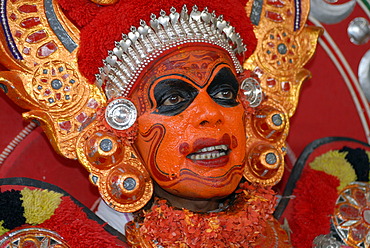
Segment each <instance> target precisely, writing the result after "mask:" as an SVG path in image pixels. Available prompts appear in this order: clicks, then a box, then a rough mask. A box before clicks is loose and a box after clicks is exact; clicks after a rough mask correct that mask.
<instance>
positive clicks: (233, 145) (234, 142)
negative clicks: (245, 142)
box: [231, 135, 238, 149]
mask: <svg viewBox="0 0 370 248" xmlns="http://www.w3.org/2000/svg"><path fill="white" fill-rule="evenodd" d="M237 147H238V139H237V138H236V137H235V136H234V135H233V136H232V137H231V149H234V148H237Z"/></svg>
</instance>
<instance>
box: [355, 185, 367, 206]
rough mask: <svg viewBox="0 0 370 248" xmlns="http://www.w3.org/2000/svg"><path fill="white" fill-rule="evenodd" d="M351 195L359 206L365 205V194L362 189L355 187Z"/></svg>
mask: <svg viewBox="0 0 370 248" xmlns="http://www.w3.org/2000/svg"><path fill="white" fill-rule="evenodd" d="M353 196H354V197H355V199H356V201H357V202H358V204H359V205H360V206H363V207H364V206H366V202H367V201H366V196H365V193H364V192H363V191H362V190H359V189H355V190H354V192H353Z"/></svg>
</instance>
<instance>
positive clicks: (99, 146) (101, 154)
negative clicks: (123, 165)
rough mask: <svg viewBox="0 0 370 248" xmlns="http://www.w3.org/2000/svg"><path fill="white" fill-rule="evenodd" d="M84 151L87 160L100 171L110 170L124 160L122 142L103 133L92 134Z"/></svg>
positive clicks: (111, 135) (109, 134)
mask: <svg viewBox="0 0 370 248" xmlns="http://www.w3.org/2000/svg"><path fill="white" fill-rule="evenodd" d="M84 150H85V151H84V152H85V156H86V159H87V160H88V161H89V162H90V164H91V165H92V166H93V167H95V168H98V169H108V168H110V167H112V166H113V165H115V164H117V163H119V162H120V161H121V160H122V158H123V153H122V142H121V141H120V140H119V139H118V138H117V137H116V136H114V135H113V134H111V133H106V132H103V131H98V132H95V133H93V134H90V135H89V138H88V139H87V141H86V144H85V146H84Z"/></svg>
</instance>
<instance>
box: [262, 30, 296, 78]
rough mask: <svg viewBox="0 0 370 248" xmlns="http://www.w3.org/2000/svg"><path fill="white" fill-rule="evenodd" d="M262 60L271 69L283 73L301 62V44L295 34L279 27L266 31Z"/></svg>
mask: <svg viewBox="0 0 370 248" xmlns="http://www.w3.org/2000/svg"><path fill="white" fill-rule="evenodd" d="M262 42H263V43H262V54H260V56H259V57H260V59H261V62H262V63H263V64H264V65H269V66H268V67H270V68H269V69H270V70H271V71H277V72H279V73H283V72H284V71H288V70H291V69H292V68H294V67H295V65H296V64H297V63H298V62H299V61H298V59H299V56H298V54H299V46H298V43H297V41H296V40H295V37H294V35H293V34H292V33H291V32H290V31H289V30H286V29H284V28H281V27H278V28H274V29H271V30H270V31H269V32H266V35H265V37H264V38H263V41H262Z"/></svg>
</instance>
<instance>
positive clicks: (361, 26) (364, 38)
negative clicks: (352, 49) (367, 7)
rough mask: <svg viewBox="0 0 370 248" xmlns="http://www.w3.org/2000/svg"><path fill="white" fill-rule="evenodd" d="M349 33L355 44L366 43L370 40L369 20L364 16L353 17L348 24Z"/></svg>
mask: <svg viewBox="0 0 370 248" xmlns="http://www.w3.org/2000/svg"><path fill="white" fill-rule="evenodd" d="M347 33H348V36H349V38H350V40H351V42H352V43H353V44H356V45H362V44H366V43H367V42H368V41H369V40H370V24H369V21H368V20H366V19H365V18H363V17H357V18H355V19H353V20H352V21H351V22H350V23H349V24H348V28H347Z"/></svg>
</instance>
